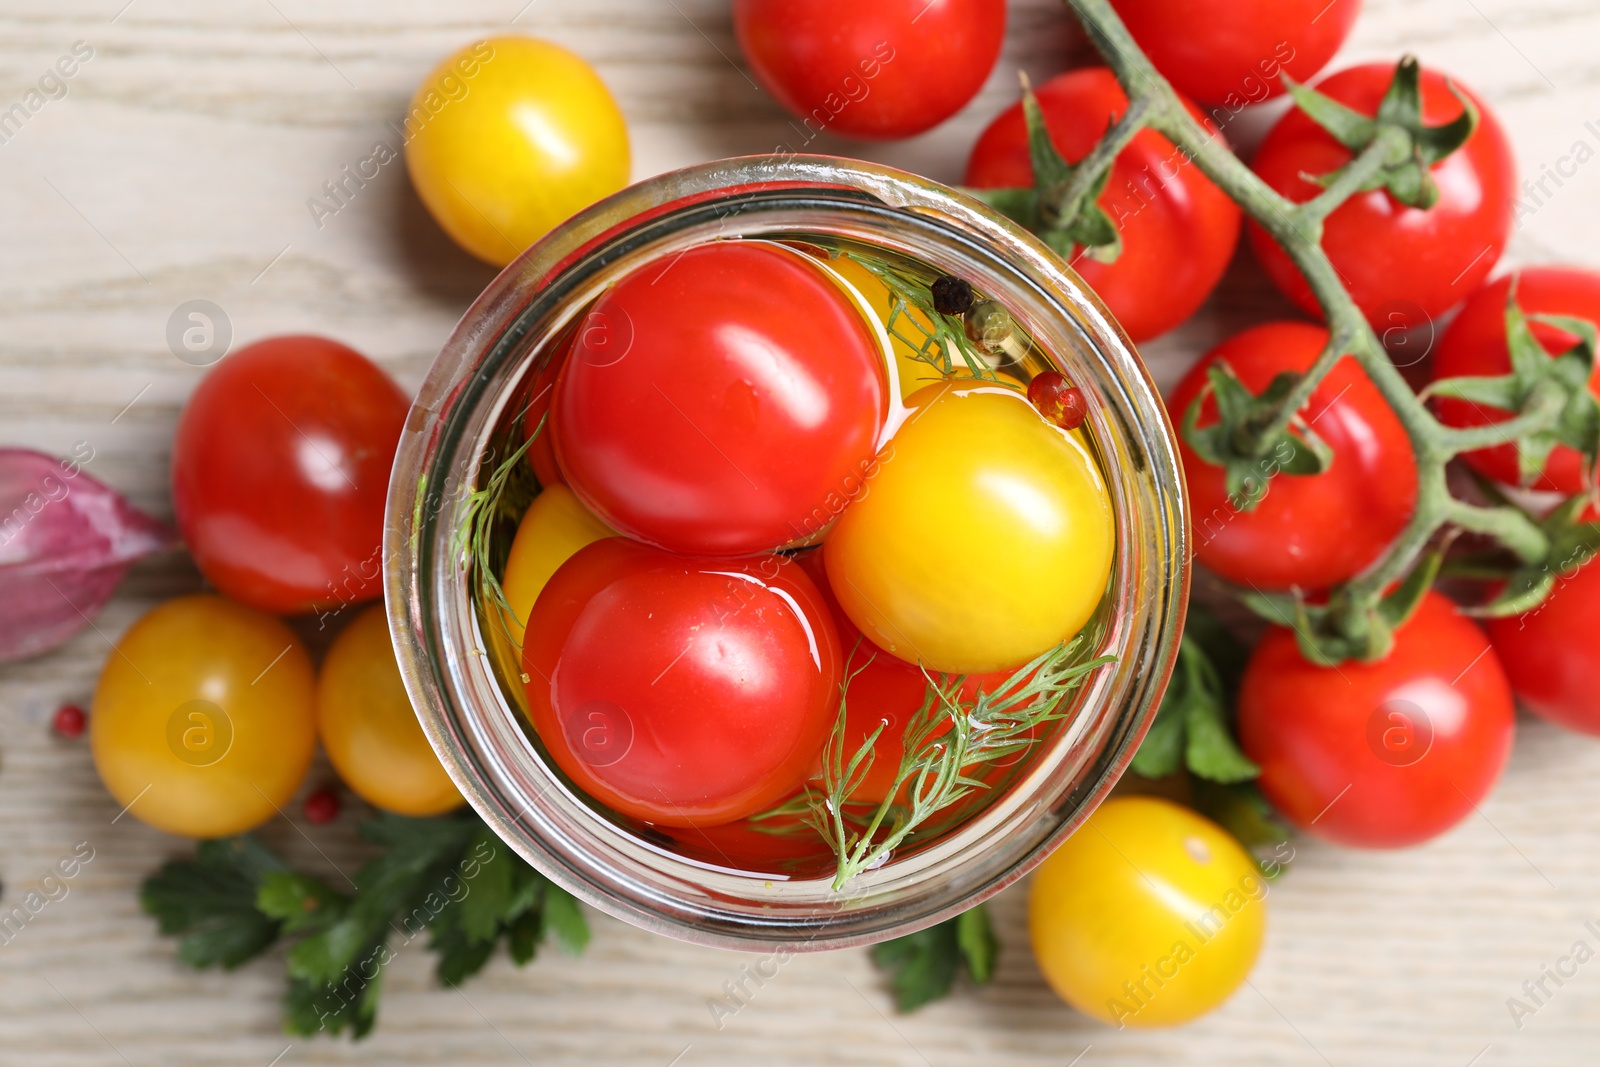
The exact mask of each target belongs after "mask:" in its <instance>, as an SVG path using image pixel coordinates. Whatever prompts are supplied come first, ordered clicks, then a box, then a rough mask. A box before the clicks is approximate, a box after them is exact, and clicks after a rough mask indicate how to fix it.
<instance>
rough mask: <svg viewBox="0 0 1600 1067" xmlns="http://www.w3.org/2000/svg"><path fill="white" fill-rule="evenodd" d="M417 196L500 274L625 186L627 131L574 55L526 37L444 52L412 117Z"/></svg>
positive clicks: (409, 149) (409, 154) (409, 139)
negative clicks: (562, 226)
mask: <svg viewBox="0 0 1600 1067" xmlns="http://www.w3.org/2000/svg"><path fill="white" fill-rule="evenodd" d="M406 167H407V169H409V170H410V172H411V180H412V182H413V183H414V184H415V185H416V187H417V195H419V196H420V197H421V198H422V202H423V203H424V204H426V205H427V206H428V210H429V211H430V212H432V213H433V217H434V218H435V219H436V220H438V223H439V225H440V226H442V227H444V230H445V232H446V233H448V234H449V235H450V236H451V237H453V238H455V240H456V242H457V243H458V244H460V245H461V247H463V248H465V249H466V250H467V251H469V252H471V253H472V254H473V255H475V256H477V257H478V258H479V259H485V260H488V261H489V262H490V263H493V264H495V265H496V266H504V265H505V264H507V263H509V262H511V261H512V260H513V259H515V258H516V257H517V256H519V255H521V254H522V251H523V249H525V248H527V247H528V246H529V245H531V244H533V242H535V241H537V240H538V239H539V238H541V237H543V236H544V235H545V234H546V233H548V232H549V231H550V230H551V229H553V228H554V227H555V226H557V225H559V224H560V223H562V222H564V221H565V220H566V219H567V218H569V217H570V216H572V215H573V214H575V213H576V212H578V211H581V210H583V209H584V208H586V207H588V206H589V205H590V204H592V203H594V202H595V201H596V200H599V199H601V198H602V197H606V196H609V195H611V194H612V193H614V192H616V191H617V190H618V189H621V188H622V187H623V186H624V185H626V184H627V183H628V171H629V167H630V161H629V154H628V128H627V125H626V123H624V122H623V119H622V112H621V111H619V110H618V109H617V104H616V101H615V100H613V99H612V98H611V93H610V92H609V91H608V90H607V89H606V86H605V83H604V82H602V81H601V80H600V76H599V75H598V74H596V73H595V72H594V70H593V68H591V67H590V66H589V64H587V63H585V62H584V61H583V60H582V59H580V58H579V57H577V56H575V55H573V54H572V53H571V52H569V51H567V50H566V49H564V48H561V47H559V46H557V45H553V44H551V43H549V42H548V41H539V40H534V39H533V38H531V37H491V38H489V39H488V40H484V41H479V42H477V43H476V44H473V45H470V46H468V47H466V48H463V49H461V50H460V51H458V52H456V53H454V54H453V55H450V56H447V57H446V58H445V60H444V62H442V63H440V64H439V65H438V66H437V67H435V68H434V69H433V71H432V72H431V73H430V74H429V75H428V76H427V78H425V79H424V80H423V82H422V84H421V85H420V86H418V87H417V92H416V95H415V96H414V97H412V100H411V110H410V111H409V112H408V113H407V115H406Z"/></svg>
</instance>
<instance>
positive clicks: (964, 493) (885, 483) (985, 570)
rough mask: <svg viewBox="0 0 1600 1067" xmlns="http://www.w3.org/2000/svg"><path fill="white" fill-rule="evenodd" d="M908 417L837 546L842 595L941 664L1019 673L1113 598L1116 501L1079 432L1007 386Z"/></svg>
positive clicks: (917, 404) (935, 392) (911, 653)
mask: <svg viewBox="0 0 1600 1067" xmlns="http://www.w3.org/2000/svg"><path fill="white" fill-rule="evenodd" d="M907 404H908V406H909V407H910V408H911V413H910V417H909V419H908V421H907V422H906V423H905V425H904V426H902V427H901V428H900V430H899V431H898V432H897V433H896V434H895V435H894V438H893V439H892V440H891V441H890V443H889V444H888V445H887V446H885V448H884V450H883V452H882V453H881V454H880V455H879V457H878V461H877V465H876V468H875V469H874V470H873V471H871V472H869V473H868V476H867V480H866V487H865V492H864V493H862V494H861V496H860V497H859V498H858V499H856V500H855V501H854V502H853V503H851V504H850V505H849V506H848V507H846V508H845V509H844V514H843V515H841V516H840V518H839V521H838V523H837V524H836V525H835V526H834V528H833V531H832V532H831V533H830V534H829V535H828V540H827V541H826V542H825V544H824V548H823V558H824V560H825V561H826V563H827V568H828V582H829V584H830V585H831V586H832V587H833V591H834V593H835V595H836V596H837V597H838V599H839V603H840V604H841V605H842V606H843V607H844V610H845V613H846V614H848V615H849V616H850V619H851V621H853V622H854V623H855V624H856V625H857V626H858V627H860V628H861V631H862V632H863V633H864V634H866V635H867V637H869V638H870V639H871V640H872V641H873V642H874V643H875V644H877V645H878V646H879V647H881V648H884V649H887V650H888V651H890V652H893V653H894V654H895V655H897V656H900V657H901V658H902V659H906V660H910V661H912V662H915V663H921V664H922V665H923V666H925V667H927V668H929V669H930V670H935V671H949V672H951V673H954V674H982V673H987V672H989V671H996V670H1004V669H1010V668H1015V667H1019V666H1021V665H1022V664H1024V663H1026V662H1027V661H1028V660H1030V659H1032V658H1033V657H1034V656H1037V655H1039V654H1041V653H1043V652H1046V651H1048V650H1049V649H1051V648H1053V647H1055V646H1056V645H1057V644H1059V643H1061V642H1062V641H1064V640H1066V639H1068V638H1070V637H1072V636H1073V635H1074V634H1076V633H1077V632H1078V631H1079V630H1080V629H1082V628H1083V625H1084V623H1086V622H1087V621H1088V620H1089V617H1090V615H1091V614H1093V612H1094V609H1095V606H1096V605H1097V604H1098V603H1099V602H1100V598H1101V597H1102V596H1103V595H1104V593H1105V588H1106V580H1107V578H1108V577H1109V575H1110V572H1111V557H1112V551H1113V543H1114V530H1113V525H1112V513H1111V501H1110V496H1109V494H1108V493H1107V490H1106V486H1105V482H1104V480H1103V479H1102V478H1101V475H1100V470H1099V468H1098V467H1097V466H1096V464H1095V461H1094V458H1093V457H1092V456H1091V455H1090V454H1089V451H1088V449H1087V448H1086V447H1085V446H1084V443H1083V441H1082V439H1081V437H1079V436H1078V435H1076V434H1069V433H1065V432H1063V431H1062V430H1060V429H1058V428H1057V427H1055V426H1052V425H1050V424H1049V423H1047V422H1046V421H1045V420H1044V419H1043V418H1042V417H1041V416H1040V415H1039V413H1038V412H1037V411H1035V410H1034V408H1033V406H1032V405H1031V404H1029V403H1028V401H1027V399H1026V398H1025V397H1023V396H1021V395H1019V394H1018V393H1016V392H1013V391H1012V390H1010V389H1007V388H1005V387H1004V386H1000V385H993V384H980V383H975V382H972V381H970V380H968V381H950V382H945V383H942V384H939V385H933V386H929V387H928V388H926V389H924V390H922V391H920V392H918V393H916V394H914V395H913V396H912V397H910V398H909V399H908V401H907Z"/></svg>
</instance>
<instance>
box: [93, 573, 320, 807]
mask: <svg viewBox="0 0 1600 1067" xmlns="http://www.w3.org/2000/svg"><path fill="white" fill-rule="evenodd" d="M89 742H90V748H91V750H92V752H93V754H94V764H95V768H96V769H97V770H98V771H99V772H100V780H101V781H103V782H104V783H105V785H106V788H107V789H108V790H110V791H111V795H112V796H113V797H115V798H116V801H117V803H118V804H123V805H129V807H128V811H129V813H130V814H132V815H135V816H137V817H138V818H140V819H142V820H144V821H145V822H147V823H149V824H150V825H151V826H154V827H156V828H157V829H160V830H165V831H167V832H168V833H173V834H181V835H183V836H185V837H227V836H229V835H231V834H238V833H243V832H244V831H246V830H249V829H251V828H252V827H255V826H257V825H259V824H261V823H263V822H266V821H267V820H268V819H270V818H272V816H273V815H275V814H277V813H278V811H279V810H280V809H281V808H282V807H283V805H284V804H287V803H288V802H289V798H290V797H291V796H293V795H294V791H295V790H296V789H297V788H298V787H299V785H300V782H301V780H302V779H303V778H304V777H305V774H306V769H307V768H308V767H309V766H310V765H311V754H312V752H313V750H314V749H315V747H316V725H315V721H314V717H313V712H312V674H311V660H310V658H309V657H307V655H306V651H305V649H304V647H302V646H301V644H300V641H299V640H298V639H297V638H296V637H295V636H294V634H292V633H291V632H290V631H289V628H288V627H287V626H285V625H284V624H283V623H281V622H279V621H278V620H277V619H275V618H273V617H272V616H270V615H265V614H263V613H261V612H259V611H256V610H255V609H253V608H247V607H244V606H243V605H241V604H235V603H233V602H232V601H230V600H224V599H223V598H222V597H218V596H188V597H182V598H179V599H177V600H169V601H167V602H166V603H165V604H162V605H161V606H160V607H157V608H155V609H154V610H153V611H151V612H149V613H148V614H146V615H145V616H144V617H143V618H141V619H140V620H139V621H138V622H136V623H134V624H133V626H132V628H130V629H129V630H128V632H127V633H125V634H123V635H122V639H121V640H120V641H118V642H117V645H116V648H115V649H114V650H113V651H112V653H111V655H110V657H108V658H107V660H106V665H105V668H104V669H103V670H102V671H101V672H100V683H99V685H98V686H97V687H96V689H95V694H94V711H93V714H92V715H91V716H90V718H89Z"/></svg>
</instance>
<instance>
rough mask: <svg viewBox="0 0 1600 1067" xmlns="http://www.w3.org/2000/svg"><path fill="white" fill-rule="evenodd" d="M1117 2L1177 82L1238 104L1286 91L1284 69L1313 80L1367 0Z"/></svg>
mask: <svg viewBox="0 0 1600 1067" xmlns="http://www.w3.org/2000/svg"><path fill="white" fill-rule="evenodd" d="M1111 6H1112V7H1114V8H1116V9H1117V14H1119V15H1121V16H1122V21H1123V22H1124V23H1126V24H1127V26H1128V32H1129V33H1131V34H1133V39H1134V40H1135V41H1137V42H1138V43H1139V47H1140V48H1142V49H1144V52H1145V55H1147V56H1149V57H1150V62H1152V63H1154V64H1155V65H1156V69H1157V70H1159V71H1160V72H1161V73H1162V74H1163V75H1164V76H1165V77H1166V79H1167V80H1168V81H1170V82H1171V83H1172V85H1173V88H1175V89H1177V90H1178V91H1179V92H1180V93H1185V94H1187V95H1189V96H1192V97H1193V98H1194V99H1196V100H1198V101H1200V102H1201V103H1205V104H1225V105H1227V107H1229V108H1230V109H1231V110H1232V111H1234V112H1237V111H1238V110H1239V109H1240V108H1242V107H1244V105H1246V104H1252V103H1256V102H1258V101H1261V100H1265V99H1267V98H1268V97H1273V96H1277V95H1278V94H1279V93H1282V92H1285V91H1286V89H1285V86H1284V84H1283V81H1282V78H1281V75H1284V74H1287V75H1289V77H1291V78H1293V79H1294V80H1295V81H1302V82H1303V81H1308V80H1309V79H1310V78H1311V77H1312V76H1313V75H1314V74H1316V73H1317V71H1319V70H1321V69H1322V68H1323V67H1324V66H1326V65H1327V62H1328V60H1330V59H1332V58H1333V54H1334V53H1335V52H1337V51H1338V50H1339V46H1340V45H1342V44H1344V39H1345V38H1346V37H1348V36H1349V35H1350V27H1351V26H1353V25H1355V21H1356V16H1357V15H1358V14H1360V13H1361V0H1331V2H1330V0H1112V5H1111ZM1215 114H1216V113H1215V112H1213V115H1215Z"/></svg>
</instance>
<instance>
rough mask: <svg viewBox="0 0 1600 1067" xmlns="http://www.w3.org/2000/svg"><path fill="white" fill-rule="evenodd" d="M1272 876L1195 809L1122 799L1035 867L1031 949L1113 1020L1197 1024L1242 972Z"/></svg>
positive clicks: (1092, 1010) (1050, 971)
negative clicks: (1263, 873) (1263, 872)
mask: <svg viewBox="0 0 1600 1067" xmlns="http://www.w3.org/2000/svg"><path fill="white" fill-rule="evenodd" d="M1266 898H1267V884H1266V881H1265V879H1263V878H1262V876H1261V873H1260V872H1259V871H1258V870H1257V868H1256V864H1255V861H1254V860H1252V859H1251V858H1250V857H1249V856H1248V855H1247V854H1246V853H1245V851H1244V849H1243V848H1241V847H1240V846H1239V843H1238V842H1237V841H1236V840H1234V838H1233V837H1232V836H1231V835H1229V834H1228V833H1227V832H1226V831H1225V830H1223V829H1222V828H1221V827H1220V826H1217V825H1216V824H1215V823H1213V822H1211V821H1210V820H1209V819H1206V818H1204V817H1202V816H1200V815H1197V814H1195V813H1194V812H1193V811H1191V810H1189V809H1188V808H1185V807H1182V806H1180V805H1177V804H1174V803H1172V802H1171V801H1169V800H1163V799H1160V798H1157V797H1143V796H1127V797H1113V798H1111V799H1110V800H1108V801H1106V802H1105V803H1104V804H1102V805H1100V807H1099V808H1098V809H1097V810H1096V811H1095V812H1094V814H1093V815H1090V816H1089V819H1088V821H1087V822H1085V823H1084V825H1083V826H1082V827H1080V828H1079V829H1078V830H1077V832H1075V833H1074V834H1073V835H1072V836H1071V837H1069V838H1067V840H1066V842H1065V843H1064V844H1063V845H1062V846H1061V847H1060V848H1059V849H1057V850H1056V851H1055V852H1054V853H1053V854H1052V855H1051V856H1050V857H1049V858H1048V859H1046V860H1045V861H1044V863H1042V864H1041V865H1040V866H1039V869H1038V870H1037V871H1036V872H1034V875H1033V883H1032V886H1031V888H1030V891H1029V894H1028V926H1029V931H1030V933H1031V935H1032V940H1033V954H1034V958H1035V959H1036V960H1038V963H1039V969H1040V970H1041V971H1043V972H1044V976H1045V978H1046V979H1047V980H1048V981H1049V983H1050V986H1051V988H1053V989H1054V990H1055V991H1056V993H1057V994H1058V995H1060V997H1061V998H1062V999H1063V1000H1065V1001H1066V1002H1067V1003H1069V1004H1071V1005H1072V1006H1073V1007H1075V1008H1077V1009H1078V1010H1079V1011H1081V1012H1083V1013H1084V1014H1085V1015H1089V1016H1092V1017H1094V1018H1096V1019H1099V1020H1101V1021H1102V1022H1106V1023H1110V1024H1112V1025H1114V1026H1118V1027H1123V1026H1132V1027H1140V1028H1143V1027H1159V1026H1176V1025H1178V1024H1180V1023H1185V1022H1188V1021H1189V1020H1191V1019H1194V1018H1196V1017H1198V1016H1200V1015H1203V1014H1205V1013H1206V1012H1208V1011H1211V1010H1212V1009H1214V1008H1216V1007H1218V1006H1219V1005H1220V1004H1222V1002H1223V1001H1225V1000H1227V999H1228V997H1230V996H1232V995H1233V992H1234V990H1236V989H1238V988H1239V986H1240V985H1241V984H1242V983H1243V982H1244V980H1245V977H1246V976H1247V975H1248V974H1249V973H1250V968H1251V967H1252V966H1254V964H1255V961H1256V957H1257V956H1258V955H1259V954H1260V952H1261V943H1262V940H1263V937H1264V936H1265V931H1266V921H1267V904H1266Z"/></svg>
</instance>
